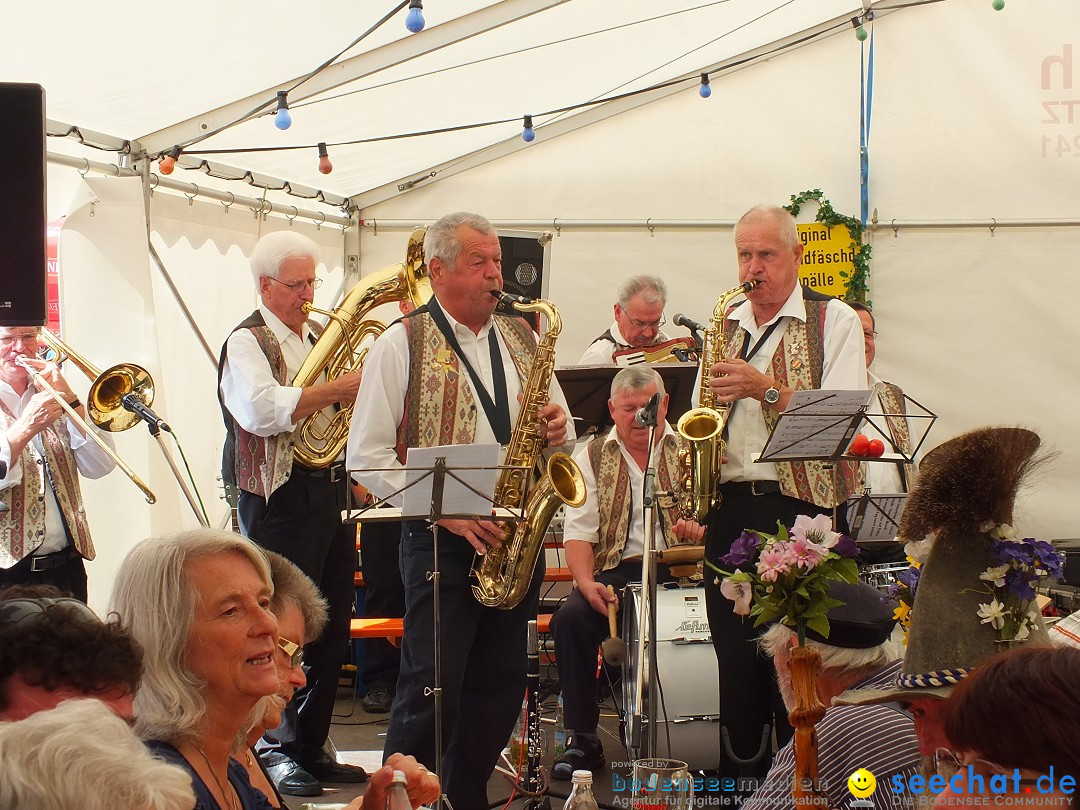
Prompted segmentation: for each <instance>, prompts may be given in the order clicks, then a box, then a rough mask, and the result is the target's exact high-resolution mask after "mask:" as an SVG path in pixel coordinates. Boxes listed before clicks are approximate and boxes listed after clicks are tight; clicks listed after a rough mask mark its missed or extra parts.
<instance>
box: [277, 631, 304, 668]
mask: <svg viewBox="0 0 1080 810" xmlns="http://www.w3.org/2000/svg"><path fill="white" fill-rule="evenodd" d="M277 646H278V649H279V650H281V651H282V652H283V653H285V655H287V656H288V657H289V666H290V667H292V668H293V669H296V668H297V667H299V666H302V665H303V663H304V648H303V647H301V646H300V645H299V644H297V643H296V642H295V641H289V640H288V639H287V638H279V639H278V640H277Z"/></svg>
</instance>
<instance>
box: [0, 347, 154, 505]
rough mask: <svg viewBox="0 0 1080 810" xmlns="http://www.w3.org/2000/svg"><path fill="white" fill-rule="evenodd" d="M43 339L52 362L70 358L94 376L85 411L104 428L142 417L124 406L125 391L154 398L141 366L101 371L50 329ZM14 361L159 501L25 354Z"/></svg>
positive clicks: (120, 426)
mask: <svg viewBox="0 0 1080 810" xmlns="http://www.w3.org/2000/svg"><path fill="white" fill-rule="evenodd" d="M41 342H42V343H44V344H45V345H46V346H48V347H49V349H50V350H51V351H53V352H55V354H56V357H55V359H53V358H50V359H53V362H56V363H61V362H63V360H64V359H69V360H71V362H72V363H74V364H75V365H76V366H78V368H79V370H80V371H82V372H83V374H85V375H86V376H87V377H89V378H90V379H91V380H93V383H92V384H91V385H90V391H89V393H88V394H87V395H86V412H87V414H88V415H89V416H90V420H91V421H92V422H93V423H94V424H95V425H97V426H98V427H100V428H101V429H102V430H107V431H109V432H111V433H116V432H119V431H121V430H127V429H128V428H129V427H131V426H133V425H134V424H135V423H136V422H138V421H139V417H138V416H137V415H135V414H134V413H130V412H128V411H127V409H125V408H124V404H123V399H124V396H125V395H127V394H132V395H133V396H134V397H135V398H137V399H139V400H141V401H142V403H143V404H144V405H146V406H147V407H149V406H150V403H151V402H153V401H154V381H153V379H151V377H150V373H149V372H148V371H147V370H146V369H144V368H142V367H141V366H137V365H135V364H133V363H122V364H120V365H117V366H113V367H112V368H110V369H108V370H107V371H105V372H104V373H102V372H101V371H99V370H98V369H97V368H95V367H94V366H93V365H91V364H90V363H89V362H88V361H87V360H86V358H84V357H83V356H82V355H80V354H78V353H77V352H76V351H75V350H74V349H72V348H71V347H69V346H68V345H67V344H65V343H64V342H63V341H62V340H60V338H58V337H57V336H56V335H54V334H53V333H52V332H50V331H49V330H48V329H44V328H43V329H42V330H41ZM15 362H16V363H18V364H19V365H20V366H22V367H23V368H25V369H26V370H27V371H28V372H29V373H30V376H31V377H33V378H34V385H36V386H37V387H38V388H39V389H41V390H42V391H45V392H46V393H47V394H49V396H51V397H52V398H53V399H55V400H56V402H57V403H58V404H59V405H60V407H61V408H63V409H64V411H65V412H66V413H67V415H68V418H69V419H71V421H73V422H74V423H75V424H76V425H78V426H79V428H80V429H81V430H82V432H83V435H85V436H86V437H87V438H89V439H90V440H91V441H93V442H94V443H95V444H96V445H97V446H98V447H100V448H101V449H102V451H103V452H104V453H105V454H106V455H108V456H109V458H111V459H112V460H113V462H114V463H115V464H116V466H117V467H119V468H120V470H121V471H122V472H123V473H124V474H125V475H126V476H127V477H128V478H130V479H131V482H132V483H133V484H135V486H137V487H138V488H139V489H140V490H142V493H143V495H144V496H145V497H146V502H147V503H155V502H156V501H157V496H156V495H154V493H153V492H152V491H151V490H150V488H149V487H148V486H147V485H146V484H145V483H143V481H142V479H141V478H139V476H138V475H136V474H135V472H134V471H133V470H132V469H131V467H129V466H128V465H127V464H125V463H124V460H123V459H122V458H120V456H118V455H117V454H116V451H115V450H113V449H112V448H111V447H109V445H107V444H106V443H105V442H104V440H103V439H102V438H101V437H100V436H98V435H97V433H96V432H95V431H94V430H93V429H92V428H90V426H89V425H87V424H86V422H85V421H84V420H83V418H82V417H81V416H79V414H78V413H77V412H76V411H75V409H74V408H72V407H71V406H70V405H68V403H67V401H66V400H65V399H64V398H63V397H62V396H60V394H59V393H58V392H57V391H56V389H55V388H53V387H52V386H51V385H50V384H49V382H48V380H46V379H45V376H44V375H43V374H42V373H41V372H39V371H38V370H37V369H36V368H34V367H33V366H31V365H30V364H29V363H28V362H26V359H25V358H23V357H17V358H16V359H15Z"/></svg>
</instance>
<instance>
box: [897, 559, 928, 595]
mask: <svg viewBox="0 0 1080 810" xmlns="http://www.w3.org/2000/svg"><path fill="white" fill-rule="evenodd" d="M920 576H922V569H921V568H915V567H914V566H912V567H911V568H908V569H906V570H904V571H901V572H900V573H899V574H897V575H896V579H897V581H899V582H901V583H903V584H904V585H907V587H908V590H909V591H911V595H912V596H914V595H915V589H916V588H918V587H919V577H920Z"/></svg>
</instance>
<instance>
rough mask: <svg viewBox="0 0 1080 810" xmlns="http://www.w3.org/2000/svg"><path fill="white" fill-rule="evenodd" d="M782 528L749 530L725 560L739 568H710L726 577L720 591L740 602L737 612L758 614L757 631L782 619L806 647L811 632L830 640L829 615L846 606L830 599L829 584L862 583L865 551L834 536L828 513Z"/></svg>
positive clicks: (732, 547) (844, 539) (733, 566)
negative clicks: (859, 560)
mask: <svg viewBox="0 0 1080 810" xmlns="http://www.w3.org/2000/svg"><path fill="white" fill-rule="evenodd" d="M776 525H777V531H776V534H765V533H764V532H756V531H745V532H743V533H742V536H741V537H739V538H738V539H737V540H736V541H735V542H734V543H732V544H731V551H730V552H728V553H727V554H726V555H724V556H723V557H721V558H720V561H721V562H722V563H723V565H724V566H726V567H727V568H728V569H734V570H725V569H723V568H720V567H719V566H717V565H715V564H714V563H713V562H712V561H710V560H705V564H706V565H708V566H709V568H711V569H712V570H713V571H715V572H716V573H717V575H718V577H717V578H718V579H720V578H721V577H722V580H720V592H721V593H722V594H723V595H724V596H726V597H727V598H728V599H730V600H732V601H733V602H734V603H735V607H734V610H735V612H736V613H737V614H739V615H740V616H753V617H754V626H755V627H758V626H760V625H764V624H771V623H772V622H776V621H779V622H781V623H782V624H785V625H787V626H788V627H790V628H792V629H793V630H794V631H795V632H796V633H797V634H798V637H799V644H800V645H803V644H805V643H806V631H807V629H810V630H813V631H814V632H815V633H817V634H819V635H821V636H823V637H826V638H827V637H828V635H829V619H828V617H827V616H826V613H827V612H828V610H829V608H833V607H837V606H839V605H840V604H842V603H841V602H839V601H837V600H835V599H831V598H830V597H829V594H828V585H829V580H831V579H840V580H843V581H844V582H855V581H856V580H857V578H858V569H857V567H856V564H855V558H856V557H857V556H858V554H859V547H858V546H856V545H855V542H854V541H853V540H852V539H851V538H850V537H848V536H846V535H842V534H840V533H839V532H834V531H833V530H832V521H830V520H829V518H828V516H826V515H818V516H817V517H813V518H811V517H807V516H806V515H799V516H798V517H797V518H795V523H794V525H793V526H792V527H791V529H790V530H789V529H787V527H785V526H783V525H782V524H780V523H779V522H778V523H777V524H776Z"/></svg>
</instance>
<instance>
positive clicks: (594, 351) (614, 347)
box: [577, 321, 671, 366]
mask: <svg viewBox="0 0 1080 810" xmlns="http://www.w3.org/2000/svg"><path fill="white" fill-rule="evenodd" d="M609 331H610V332H611V336H612V337H613V338H615V340H614V341H611V340H608V339H607V338H604V339H602V340H598V341H596V342H595V343H592V344H590V346H589V348H587V349H586V350H585V354H583V355H581V359H580V360H578V361H577V364H578V365H579V366H610V365H614V363H615V361H614V360H612V359H611V355H612V354H614V353H615V352H617V351H619V350H620V349H625V348H626V347H627V346H629V345H630V342H629V341H628V340H627V339H626V338H624V337H623V334H622V332H621V331H619V322H618V321H615V323H613V324H611V329H610V330H609ZM665 340H671V338H669V337H668V336H667V335H665V334H664V333H663V332H657V333H656V340H655V341H654V343H663V342H664V341H665Z"/></svg>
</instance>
